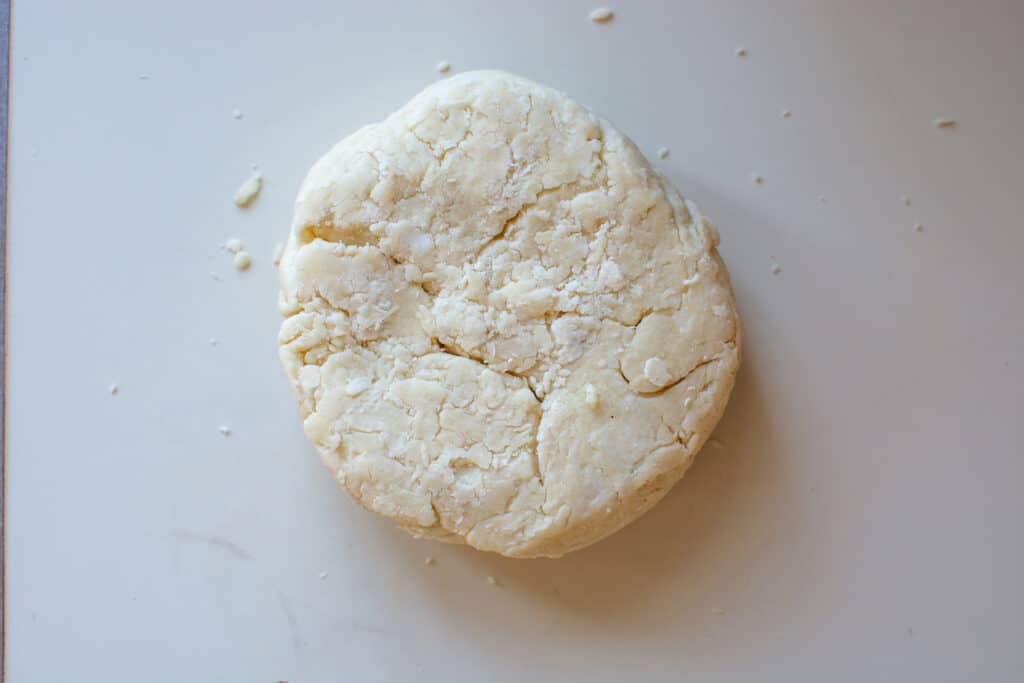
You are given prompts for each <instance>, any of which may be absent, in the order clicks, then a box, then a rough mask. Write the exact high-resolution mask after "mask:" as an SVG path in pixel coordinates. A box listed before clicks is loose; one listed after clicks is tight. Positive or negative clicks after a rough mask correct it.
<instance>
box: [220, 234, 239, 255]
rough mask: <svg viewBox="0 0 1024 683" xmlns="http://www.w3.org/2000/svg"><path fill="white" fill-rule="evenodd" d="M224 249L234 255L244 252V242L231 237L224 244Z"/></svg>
mask: <svg viewBox="0 0 1024 683" xmlns="http://www.w3.org/2000/svg"><path fill="white" fill-rule="evenodd" d="M224 248H225V249H227V250H228V251H230V252H231V253H232V254H237V253H238V252H240V251H242V240H240V239H238V238H237V237H231V238H230V239H228V241H226V242H225V243H224Z"/></svg>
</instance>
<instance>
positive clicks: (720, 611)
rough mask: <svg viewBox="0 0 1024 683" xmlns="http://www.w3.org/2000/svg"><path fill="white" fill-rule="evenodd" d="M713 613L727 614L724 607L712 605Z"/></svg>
mask: <svg viewBox="0 0 1024 683" xmlns="http://www.w3.org/2000/svg"><path fill="white" fill-rule="evenodd" d="M711 613H712V614H717V615H718V616H722V615H723V614H725V610H724V609H722V608H721V607H712V608H711Z"/></svg>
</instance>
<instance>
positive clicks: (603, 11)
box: [590, 7, 615, 24]
mask: <svg viewBox="0 0 1024 683" xmlns="http://www.w3.org/2000/svg"><path fill="white" fill-rule="evenodd" d="M614 18H615V12H613V11H611V10H610V9H608V8H607V7H598V8H597V9H595V10H592V11H591V12H590V20H591V21H592V22H594V23H595V24H606V23H608V22H609V21H611V20H612V19H614Z"/></svg>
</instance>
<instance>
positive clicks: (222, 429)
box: [217, 425, 231, 436]
mask: <svg viewBox="0 0 1024 683" xmlns="http://www.w3.org/2000/svg"><path fill="white" fill-rule="evenodd" d="M217 431H218V432H220V433H221V434H223V435H224V436H231V427H228V426H227V425H221V426H220V427H217Z"/></svg>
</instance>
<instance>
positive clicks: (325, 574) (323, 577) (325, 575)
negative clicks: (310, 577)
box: [320, 572, 327, 581]
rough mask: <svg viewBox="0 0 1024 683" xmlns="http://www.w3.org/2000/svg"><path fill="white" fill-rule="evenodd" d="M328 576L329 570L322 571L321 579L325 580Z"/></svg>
mask: <svg viewBox="0 0 1024 683" xmlns="http://www.w3.org/2000/svg"><path fill="white" fill-rule="evenodd" d="M326 578H327V572H320V580H321V581H323V580H324V579H326Z"/></svg>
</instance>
